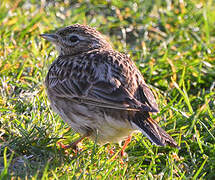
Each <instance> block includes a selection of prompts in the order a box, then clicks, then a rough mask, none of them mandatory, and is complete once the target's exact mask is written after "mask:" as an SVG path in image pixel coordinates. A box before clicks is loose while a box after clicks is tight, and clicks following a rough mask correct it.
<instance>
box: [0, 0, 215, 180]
mask: <svg viewBox="0 0 215 180" xmlns="http://www.w3.org/2000/svg"><path fill="white" fill-rule="evenodd" d="M214 9H215V2H214V1H213V0H207V1H206V0H205V1H204V0H201V1H199V0H176V1H171V0H154V1H144V0H137V1H134V0H131V1H118V0H110V1H102V0H100V1H99V0H98V1H93V0H91V1H83V0H79V1H71V2H70V1H69V0H64V1H60V0H58V1H55V2H54V1H49V0H47V1H46V0H41V1H37V0H28V1H24V0H17V1H12V0H11V1H10V0H1V2H0V35H1V37H0V179H25V178H26V179H215V10H214ZM75 23H79V24H87V25H90V26H93V27H96V28H97V29H98V30H99V31H100V32H102V33H103V34H104V35H106V37H107V38H108V39H109V40H110V41H111V43H112V45H113V47H114V48H115V49H116V50H118V51H120V52H124V53H127V54H129V56H130V57H131V58H132V60H133V61H134V62H135V63H136V65H137V66H138V68H139V69H140V71H141V73H142V74H143V76H144V78H145V80H146V82H147V83H148V85H149V86H150V87H151V89H152V91H153V92H154V94H155V97H156V101H157V103H158V104H159V107H160V112H159V113H157V114H153V115H152V116H153V118H154V119H155V120H156V121H159V124H160V126H162V127H163V128H164V129H165V130H166V131H167V132H168V133H169V134H170V135H171V136H172V137H173V138H174V139H175V141H176V142H177V143H178V144H179V145H180V147H181V149H180V150H179V149H175V148H171V147H157V146H154V145H152V144H151V142H150V141H149V140H148V139H147V138H146V137H144V136H143V135H142V134H141V133H139V134H136V135H134V136H133V138H132V142H131V143H130V144H129V146H128V148H127V149H126V153H127V157H126V158H124V159H123V162H124V163H122V161H121V159H120V155H119V154H118V153H119V152H120V150H121V148H120V146H119V145H118V144H107V145H104V146H99V145H96V143H95V142H93V141H91V140H89V139H85V140H84V141H83V142H82V144H80V146H79V149H80V150H79V151H78V152H77V153H75V152H74V151H73V150H72V149H69V150H66V151H64V150H62V149H60V148H59V146H58V145H57V142H63V143H64V144H67V143H70V142H72V141H74V140H75V139H76V138H78V137H79V135H78V134H76V133H74V132H73V131H72V129H71V128H70V127H69V126H68V125H67V124H65V123H64V122H63V121H62V119H61V118H60V117H59V116H58V115H57V114H55V113H54V112H53V111H52V110H51V109H50V107H49V102H48V100H47V96H46V93H45V87H44V78H45V76H46V73H47V71H48V67H49V65H50V64H51V62H52V61H53V60H54V59H55V58H56V57H57V52H56V50H55V48H54V47H53V46H52V45H51V44H50V43H49V42H46V41H45V40H43V39H41V38H40V36H39V34H41V33H44V32H50V31H53V30H55V29H58V28H60V27H63V26H68V25H71V24H75ZM111 150H114V152H115V154H114V155H113V154H111V153H110V151H111Z"/></svg>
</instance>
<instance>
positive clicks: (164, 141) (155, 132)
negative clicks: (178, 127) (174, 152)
mask: <svg viewBox="0 0 215 180" xmlns="http://www.w3.org/2000/svg"><path fill="white" fill-rule="evenodd" d="M140 115H143V114H142V113H141V114H139V113H138V115H137V116H135V119H134V120H133V121H132V125H133V126H134V127H135V128H136V129H138V130H140V131H141V132H142V133H143V134H144V135H145V136H146V137H148V138H149V140H150V141H151V142H152V143H154V144H156V145H158V146H165V145H170V146H172V147H176V148H179V146H178V145H177V143H176V142H175V141H174V140H173V138H172V137H171V136H170V135H169V134H167V133H166V131H164V130H163V129H162V128H161V127H159V126H158V124H157V122H156V121H154V120H153V119H152V118H151V117H150V116H149V115H147V117H144V118H143V116H140ZM143 119H144V120H143Z"/></svg>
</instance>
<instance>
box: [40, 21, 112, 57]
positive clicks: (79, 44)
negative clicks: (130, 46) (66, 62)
mask: <svg viewBox="0 0 215 180" xmlns="http://www.w3.org/2000/svg"><path fill="white" fill-rule="evenodd" d="M40 36H41V37H43V38H44V39H46V40H48V41H50V42H52V43H54V44H55V45H56V48H57V50H58V51H59V53H60V55H75V54H79V53H83V52H87V51H90V50H93V49H99V48H111V45H110V44H109V43H108V42H107V41H106V40H105V38H104V37H103V36H102V34H101V33H100V32H98V31H97V30H96V29H95V28H92V27H89V26H85V25H80V24H75V25H72V26H68V27H64V28H62V29H59V30H58V31H57V32H55V33H50V34H41V35H40Z"/></svg>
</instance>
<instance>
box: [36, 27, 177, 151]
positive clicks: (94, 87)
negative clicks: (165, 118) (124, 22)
mask: <svg viewBox="0 0 215 180" xmlns="http://www.w3.org/2000/svg"><path fill="white" fill-rule="evenodd" d="M40 36H41V37H42V38H44V39H45V40H48V41H50V42H51V43H53V44H54V45H55V46H56V49H57V51H58V53H59V56H58V57H57V58H56V59H55V60H54V61H53V63H52V64H51V65H50V67H49V70H48V73H47V76H46V78H45V87H46V92H47V96H48V99H49V101H50V105H51V107H52V109H53V110H54V111H55V112H56V113H57V114H59V115H60V117H61V118H62V119H63V121H64V122H66V123H67V124H68V125H69V126H70V127H71V128H72V129H73V130H74V131H75V132H77V133H79V134H80V138H79V139H78V140H77V141H75V142H73V143H72V144H71V146H73V147H76V145H77V144H78V143H79V142H80V141H82V140H83V139H84V138H85V137H89V138H91V139H92V140H94V141H96V143H98V144H100V145H104V144H107V143H121V142H122V141H124V140H125V143H124V146H123V148H122V151H124V150H125V148H126V146H127V145H128V143H129V142H130V141H131V136H132V134H133V133H134V132H139V131H140V132H142V134H143V135H145V136H146V137H147V138H148V139H149V140H150V141H151V142H152V144H154V145H157V146H166V145H169V146H172V147H175V148H178V145H177V143H176V142H175V141H174V139H173V138H172V137H171V136H170V135H169V134H167V133H166V132H165V130H164V129H162V128H161V127H160V126H159V125H158V123H157V122H156V121H155V120H153V119H152V118H151V113H156V112H159V108H158V105H157V103H156V100H155V97H154V95H153V93H152V91H151V90H150V88H149V87H148V85H147V84H146V82H145V80H144V78H143V76H142V74H141V73H140V71H139V70H138V68H137V66H136V65H135V63H134V62H133V61H132V60H131V58H129V57H128V56H127V55H126V54H124V53H121V52H118V51H116V50H114V49H113V47H112V45H111V44H110V42H109V41H108V40H107V38H105V37H104V35H102V34H101V33H100V32H99V31H97V30H96V28H94V27H90V26H88V25H82V24H73V25H71V26H67V27H63V28H60V29H58V30H56V31H55V32H54V33H45V34H41V35H40ZM71 146H70V145H69V146H67V147H71ZM64 147H65V146H64Z"/></svg>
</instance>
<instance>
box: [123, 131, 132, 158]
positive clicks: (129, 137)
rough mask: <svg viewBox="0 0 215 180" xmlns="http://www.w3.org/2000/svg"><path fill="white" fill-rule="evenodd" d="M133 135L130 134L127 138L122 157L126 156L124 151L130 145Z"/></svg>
mask: <svg viewBox="0 0 215 180" xmlns="http://www.w3.org/2000/svg"><path fill="white" fill-rule="evenodd" d="M131 137H132V136H131V135H130V136H128V138H127V139H126V140H125V143H124V145H123V147H122V150H121V157H123V156H124V153H125V152H124V151H125V149H126V147H127V146H128V144H129V143H130V142H131Z"/></svg>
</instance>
